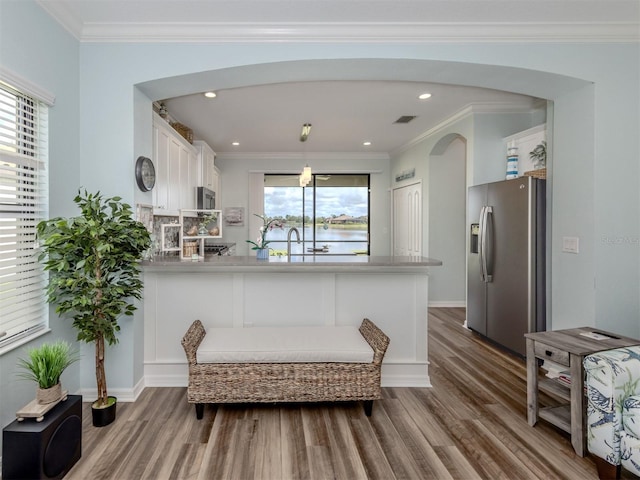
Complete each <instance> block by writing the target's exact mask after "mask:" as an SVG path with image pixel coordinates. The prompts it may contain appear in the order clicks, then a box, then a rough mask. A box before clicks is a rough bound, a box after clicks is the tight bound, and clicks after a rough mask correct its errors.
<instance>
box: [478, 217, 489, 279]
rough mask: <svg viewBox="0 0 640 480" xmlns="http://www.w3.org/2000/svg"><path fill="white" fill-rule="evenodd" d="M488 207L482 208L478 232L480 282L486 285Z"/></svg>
mask: <svg viewBox="0 0 640 480" xmlns="http://www.w3.org/2000/svg"><path fill="white" fill-rule="evenodd" d="M486 210H487V207H486V206H484V205H483V206H482V207H481V208H480V222H479V223H480V225H479V230H480V231H479V232H478V244H479V245H478V261H479V262H480V281H482V282H483V283H486V281H487V270H486V266H487V265H486V263H485V261H484V240H485V231H486V227H487V225H486V215H487V212H486Z"/></svg>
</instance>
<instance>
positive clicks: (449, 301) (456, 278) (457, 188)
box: [425, 137, 467, 306]
mask: <svg viewBox="0 0 640 480" xmlns="http://www.w3.org/2000/svg"><path fill="white" fill-rule="evenodd" d="M466 156H467V145H466V141H465V140H464V139H462V138H460V137H457V138H455V139H454V140H453V141H452V142H451V143H449V145H448V147H447V149H446V150H445V151H444V152H442V154H441V155H434V154H433V153H432V155H431V156H430V157H429V158H428V159H425V161H428V162H429V187H428V194H429V214H428V215H427V216H426V217H425V221H428V222H429V242H428V245H429V256H430V257H433V258H437V259H438V260H442V266H441V267H438V268H432V269H431V270H430V273H429V304H430V305H442V306H465V305H466V300H465V298H466V284H467V269H466V259H467V245H466V239H467V228H466V211H467V182H466V175H465V172H466V166H467V161H466Z"/></svg>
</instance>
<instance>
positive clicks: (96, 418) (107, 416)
mask: <svg viewBox="0 0 640 480" xmlns="http://www.w3.org/2000/svg"><path fill="white" fill-rule="evenodd" d="M108 398H109V399H113V403H112V404H111V405H109V406H108V407H104V408H96V407H95V403H94V404H93V405H91V415H92V418H93V426H94V427H106V426H107V425H109V424H110V423H112V422H113V421H114V420H115V419H116V405H117V404H118V399H117V398H116V397H112V396H109V397H108Z"/></svg>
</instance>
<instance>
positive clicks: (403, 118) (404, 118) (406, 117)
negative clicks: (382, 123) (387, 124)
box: [393, 115, 416, 123]
mask: <svg viewBox="0 0 640 480" xmlns="http://www.w3.org/2000/svg"><path fill="white" fill-rule="evenodd" d="M414 118H416V116H415V115H403V116H401V117H400V118H398V119H397V120H396V121H395V122H393V123H409V122H410V121H411V120H413V119H414Z"/></svg>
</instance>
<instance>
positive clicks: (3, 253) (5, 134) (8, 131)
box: [0, 82, 49, 348]
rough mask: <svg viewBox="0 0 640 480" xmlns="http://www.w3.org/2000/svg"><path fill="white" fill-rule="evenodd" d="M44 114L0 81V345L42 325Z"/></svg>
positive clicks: (45, 191)
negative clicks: (39, 235)
mask: <svg viewBox="0 0 640 480" xmlns="http://www.w3.org/2000/svg"><path fill="white" fill-rule="evenodd" d="M47 113H48V107H47V105H45V104H44V103H41V102H40V101H38V100H35V99H33V98H30V97H28V96H26V95H23V94H21V93H20V92H18V91H16V90H13V89H12V88H10V87H8V86H7V85H5V84H3V83H2V82H0V348H2V347H4V346H6V345H8V344H9V343H11V342H14V341H17V340H20V339H23V338H25V337H28V336H30V335H32V334H34V333H36V332H37V331H39V330H41V329H44V328H46V327H47V326H48V308H47V304H46V297H45V288H46V275H45V272H44V270H43V268H42V266H41V264H40V262H38V251H37V248H36V226H37V224H38V222H39V221H41V220H43V219H45V218H47V217H48V197H49V196H48V173H47V154H48V145H47V141H48V138H47V137H48V135H47V123H48V121H47Z"/></svg>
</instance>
